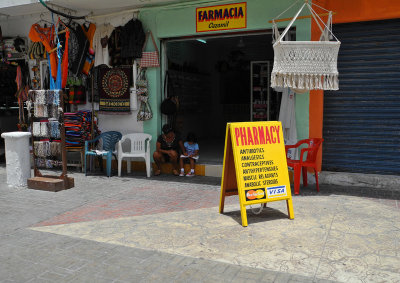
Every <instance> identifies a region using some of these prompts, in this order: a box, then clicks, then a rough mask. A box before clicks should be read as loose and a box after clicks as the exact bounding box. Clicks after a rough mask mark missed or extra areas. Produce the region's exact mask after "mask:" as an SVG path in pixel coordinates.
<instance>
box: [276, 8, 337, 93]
mask: <svg viewBox="0 0 400 283" xmlns="http://www.w3.org/2000/svg"><path fill="white" fill-rule="evenodd" d="M299 1H300V0H298V1H296V2H295V3H293V4H292V5H291V6H290V7H289V8H288V9H286V10H285V11H283V12H282V13H281V14H280V15H279V16H277V17H276V18H279V17H280V16H281V15H282V14H284V13H285V12H287V11H288V10H289V9H291V8H292V7H293V6H294V5H295V4H297V3H298V2H299ZM313 5H315V6H317V7H319V8H321V9H323V10H326V9H324V8H322V7H320V6H318V5H316V4H313ZM305 7H307V8H308V10H309V11H310V13H311V15H310V16H311V17H312V18H313V19H314V20H315V22H316V24H317V26H318V27H319V29H320V30H321V37H320V40H319V41H287V40H284V38H285V35H286V34H287V32H288V31H289V29H290V28H291V26H292V25H293V23H294V21H296V20H297V19H298V18H299V15H300V13H301V12H302V10H303V9H304V8H305ZM326 11H328V10H326ZM332 15H333V12H332V11H328V22H327V23H326V24H325V22H324V21H323V20H322V19H321V17H320V16H319V14H317V13H316V12H315V11H314V9H313V8H312V7H311V5H310V4H309V3H308V0H305V1H304V3H303V5H302V6H301V7H300V9H299V10H298V11H297V13H296V15H295V16H294V17H293V18H290V19H291V21H290V23H289V24H288V26H287V27H286V28H285V30H284V31H283V32H282V34H280V33H279V30H278V27H277V25H276V22H277V21H286V20H287V19H273V20H272V21H271V22H272V24H273V36H274V44H273V48H274V66H273V69H272V73H271V87H284V88H286V87H290V88H292V89H293V90H294V91H295V92H297V93H302V92H305V91H308V90H312V89H321V90H338V89H339V80H338V75H339V73H338V71H337V57H338V53H339V48H340V41H339V40H338V39H337V38H336V36H335V35H334V34H333V33H332ZM303 17H308V16H303ZM330 38H334V39H335V40H336V41H330Z"/></svg>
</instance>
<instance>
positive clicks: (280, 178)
mask: <svg viewBox="0 0 400 283" xmlns="http://www.w3.org/2000/svg"><path fill="white" fill-rule="evenodd" d="M237 194H238V195H239V202H240V211H241V216H242V226H244V227H246V226H247V213H246V206H247V205H251V204H259V203H260V204H261V203H267V202H272V201H279V200H286V204H287V210H288V216H289V218H290V219H294V212H293V204H292V194H291V190H290V182H289V173H288V168H287V163H286V155H285V144H284V140H283V133H282V125H281V122H276V121H270V122H243V123H228V124H227V125H226V135H225V153H224V166H223V171H222V181H221V198H220V204H219V212H220V213H223V212H224V203H225V197H226V196H230V195H237Z"/></svg>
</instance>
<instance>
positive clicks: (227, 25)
mask: <svg viewBox="0 0 400 283" xmlns="http://www.w3.org/2000/svg"><path fill="white" fill-rule="evenodd" d="M246 27H247V2H240V3H233V4H225V5H217V6H207V7H198V8H196V32H208V31H220V30H232V29H243V28H246Z"/></svg>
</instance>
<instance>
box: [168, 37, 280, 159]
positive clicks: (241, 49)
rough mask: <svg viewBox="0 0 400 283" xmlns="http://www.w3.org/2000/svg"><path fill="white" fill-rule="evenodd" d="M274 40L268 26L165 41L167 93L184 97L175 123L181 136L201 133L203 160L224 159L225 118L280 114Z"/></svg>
mask: <svg viewBox="0 0 400 283" xmlns="http://www.w3.org/2000/svg"><path fill="white" fill-rule="evenodd" d="M271 41H272V35H271V32H269V31H265V32H258V33H238V34H234V35H232V34H230V35H219V36H212V37H192V38H183V39H182V38H179V39H169V40H166V41H165V44H164V45H163V46H164V48H165V49H166V52H165V54H166V70H167V72H168V75H167V86H165V87H164V95H165V96H171V95H176V96H178V98H179V102H180V107H179V111H178V113H177V115H176V116H175V117H174V118H173V119H172V123H173V124H174V126H175V128H176V129H177V131H179V132H180V133H181V134H182V137H183V138H185V137H186V134H187V133H188V132H194V133H195V134H196V135H197V137H198V141H199V145H200V156H201V163H207V164H222V162H223V154H224V142H225V129H226V123H228V122H243V121H259V120H264V121H265V120H278V116H279V107H280V98H281V95H280V93H277V92H275V91H274V90H273V89H271V88H270V87H269V85H270V83H269V77H270V72H271V70H272V65H273V57H274V54H273V49H272V44H271ZM170 120H171V119H170ZM164 122H165V121H164Z"/></svg>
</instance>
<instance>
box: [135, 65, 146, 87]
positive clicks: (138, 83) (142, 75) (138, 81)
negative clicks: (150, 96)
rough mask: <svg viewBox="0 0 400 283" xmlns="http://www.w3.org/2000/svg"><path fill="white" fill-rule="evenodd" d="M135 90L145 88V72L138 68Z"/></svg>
mask: <svg viewBox="0 0 400 283" xmlns="http://www.w3.org/2000/svg"><path fill="white" fill-rule="evenodd" d="M136 88H147V79H146V70H145V69H142V68H140V70H139V74H138V76H137V78H136Z"/></svg>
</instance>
